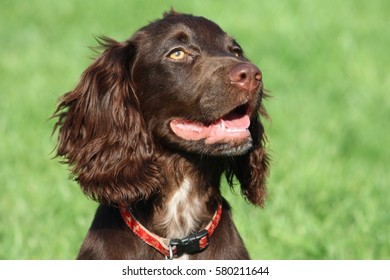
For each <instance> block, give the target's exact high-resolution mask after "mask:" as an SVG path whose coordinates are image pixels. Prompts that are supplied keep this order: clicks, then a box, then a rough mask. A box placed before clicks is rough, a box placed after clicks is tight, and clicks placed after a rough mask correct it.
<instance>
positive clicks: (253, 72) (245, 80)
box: [229, 63, 262, 91]
mask: <svg viewBox="0 0 390 280" xmlns="http://www.w3.org/2000/svg"><path fill="white" fill-rule="evenodd" d="M229 78H230V81H231V82H232V83H233V84H236V85H237V86H238V87H240V88H241V89H244V90H247V91H252V90H254V89H257V88H258V87H259V86H260V83H261V79H262V75H261V71H260V69H259V68H257V67H256V66H255V65H253V64H250V63H241V64H238V65H236V66H234V67H233V68H232V69H231V70H230V73H229Z"/></svg>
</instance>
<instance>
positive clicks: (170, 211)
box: [164, 178, 202, 238]
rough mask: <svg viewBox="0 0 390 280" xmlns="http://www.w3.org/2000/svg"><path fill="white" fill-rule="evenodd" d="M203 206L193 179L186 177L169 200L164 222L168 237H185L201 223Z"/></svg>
mask: <svg viewBox="0 0 390 280" xmlns="http://www.w3.org/2000/svg"><path fill="white" fill-rule="evenodd" d="M201 211H202V207H201V203H200V200H199V197H198V196H197V195H196V190H194V186H193V184H192V183H191V181H190V180H189V179H187V178H184V180H183V182H182V183H181V185H180V187H179V188H178V190H177V191H176V192H175V193H174V194H173V196H172V197H171V198H170V200H169V201H168V205H167V209H166V211H165V217H164V218H165V219H164V224H165V227H166V229H167V238H183V237H186V236H188V235H189V234H191V233H192V232H193V231H194V230H195V229H196V228H197V226H198V224H199V217H200V215H201Z"/></svg>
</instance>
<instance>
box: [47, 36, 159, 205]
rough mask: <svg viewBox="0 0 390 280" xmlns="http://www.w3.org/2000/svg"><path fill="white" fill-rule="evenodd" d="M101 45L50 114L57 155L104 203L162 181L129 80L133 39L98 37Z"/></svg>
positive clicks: (135, 195) (144, 193)
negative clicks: (74, 83)
mask: <svg viewBox="0 0 390 280" xmlns="http://www.w3.org/2000/svg"><path fill="white" fill-rule="evenodd" d="M101 45H102V46H103V47H104V48H105V51H104V52H103V53H102V54H101V55H100V56H99V57H98V58H97V59H96V60H95V61H94V62H93V63H92V64H91V65H90V66H89V67H88V68H87V69H86V71H85V72H84V73H83V75H82V77H81V80H80V82H79V84H78V85H77V87H76V88H75V89H74V90H73V91H71V92H69V93H67V94H65V95H64V96H63V97H62V98H61V99H60V103H59V105H58V108H57V110H56V112H55V114H54V117H56V118H58V121H57V123H56V126H55V130H56V129H57V128H59V133H58V145H57V156H61V157H63V158H64V159H65V160H64V162H65V163H68V164H69V165H70V166H71V174H72V177H74V178H75V179H76V181H77V182H78V183H79V184H80V186H81V188H82V190H83V191H84V192H85V193H86V194H87V195H88V196H90V197H91V198H93V199H95V200H97V201H99V202H101V203H104V204H110V203H116V202H118V201H121V200H124V199H126V200H127V201H128V202H134V201H137V200H140V199H143V198H147V197H149V196H150V195H151V194H153V193H154V192H156V191H157V190H158V187H159V186H160V185H161V182H160V180H161V179H160V178H159V176H158V170H159V166H158V165H157V163H156V161H155V159H154V158H153V156H152V155H153V148H154V147H153V142H152V140H151V137H150V134H149V132H148V130H147V129H146V127H145V124H144V120H143V118H142V116H141V114H140V112H139V104H138V100H137V95H136V92H135V91H134V90H133V87H132V85H131V71H132V70H131V69H132V65H133V63H134V60H135V59H136V52H137V47H136V44H135V42H134V40H129V41H126V42H124V43H119V42H116V41H114V40H111V39H108V38H102V42H101Z"/></svg>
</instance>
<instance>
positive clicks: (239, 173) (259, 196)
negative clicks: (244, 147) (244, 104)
mask: <svg viewBox="0 0 390 280" xmlns="http://www.w3.org/2000/svg"><path fill="white" fill-rule="evenodd" d="M260 111H261V114H262V115H264V116H266V117H267V118H268V116H267V114H266V112H265V110H264V108H261V110H260ZM250 131H251V133H252V137H253V146H254V148H253V149H252V150H251V151H250V152H249V153H247V154H245V155H242V156H239V157H237V158H235V159H234V161H233V162H232V163H231V165H230V168H229V169H228V170H227V173H226V175H227V179H228V182H229V185H230V186H231V187H233V185H234V183H233V180H234V175H235V176H236V177H237V179H238V181H239V182H240V185H241V193H242V195H243V196H244V197H245V198H246V199H247V200H248V201H249V202H251V203H252V204H254V205H257V206H264V201H265V198H266V195H267V188H266V179H267V177H268V174H269V172H268V167H269V157H268V155H267V153H266V149H265V147H264V146H265V142H266V136H265V132H264V127H263V125H262V123H261V122H260V120H259V116H257V117H256V118H254V119H253V120H252V121H251V127H250Z"/></svg>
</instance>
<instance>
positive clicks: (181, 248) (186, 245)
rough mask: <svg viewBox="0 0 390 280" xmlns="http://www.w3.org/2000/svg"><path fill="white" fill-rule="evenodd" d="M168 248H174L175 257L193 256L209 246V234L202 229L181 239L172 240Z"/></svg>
mask: <svg viewBox="0 0 390 280" xmlns="http://www.w3.org/2000/svg"><path fill="white" fill-rule="evenodd" d="M169 245H170V247H172V248H173V247H175V249H176V250H175V255H176V256H181V255H183V254H189V255H191V254H194V253H198V252H200V251H203V250H204V249H206V248H207V246H208V245H209V232H208V231H207V230H206V229H204V230H201V231H199V232H197V233H195V234H191V235H189V236H187V237H184V238H182V239H172V240H171V241H170V243H169Z"/></svg>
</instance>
